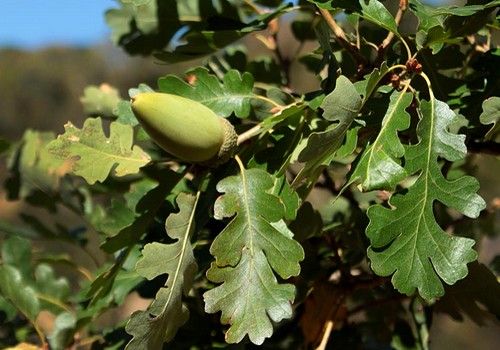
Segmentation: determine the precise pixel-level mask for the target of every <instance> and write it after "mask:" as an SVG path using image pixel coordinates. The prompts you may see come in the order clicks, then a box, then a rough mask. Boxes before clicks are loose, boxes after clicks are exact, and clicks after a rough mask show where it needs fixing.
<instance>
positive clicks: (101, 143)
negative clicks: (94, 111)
mask: <svg viewBox="0 0 500 350" xmlns="http://www.w3.org/2000/svg"><path fill="white" fill-rule="evenodd" d="M64 128H65V133H64V134H62V135H59V136H58V137H57V139H56V140H54V141H52V142H51V143H50V144H49V145H48V146H47V147H48V149H49V152H51V153H52V154H54V155H55V156H56V157H58V158H59V159H70V158H71V159H73V160H74V163H73V167H72V170H73V172H74V173H75V175H79V176H82V177H83V178H84V179H85V180H86V181H87V182H88V183H89V184H94V183H95V182H96V181H100V182H102V181H104V180H106V178H107V177H108V176H109V174H110V172H111V171H112V170H113V172H114V174H115V175H116V176H118V177H120V176H125V175H130V174H136V173H138V172H139V169H140V168H141V167H142V166H144V165H146V164H147V163H149V161H150V160H151V158H150V157H149V155H148V154H147V153H146V152H144V151H143V150H142V149H141V148H140V147H139V146H134V145H133V133H134V131H133V128H132V127H131V126H130V125H124V124H121V123H118V122H113V123H111V125H110V136H109V138H107V137H106V136H105V135H104V131H103V128H102V123H101V119H100V118H95V119H94V118H89V119H87V120H86V121H85V123H84V125H83V128H82V129H78V128H76V127H75V126H74V125H73V124H72V123H71V122H68V123H67V124H66V125H65V126H64Z"/></svg>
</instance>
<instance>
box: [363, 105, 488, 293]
mask: <svg viewBox="0 0 500 350" xmlns="http://www.w3.org/2000/svg"><path fill="white" fill-rule="evenodd" d="M456 119H457V115H456V114H455V113H454V112H453V111H452V110H451V109H450V108H449V107H448V105H447V104H446V103H444V102H441V101H439V100H437V99H435V98H432V99H431V100H430V101H422V102H421V109H420V122H419V124H418V128H417V134H418V137H419V142H418V143H417V144H415V145H412V146H409V147H408V148H407V150H406V153H405V160H406V164H405V170H406V171H407V173H408V174H410V175H412V174H416V175H417V177H416V180H415V183H414V184H413V185H411V186H410V187H409V188H408V190H407V192H406V193H405V194H396V195H394V196H393V197H392V198H391V199H390V201H389V204H390V208H386V207H384V206H382V205H374V206H372V207H370V208H369V209H368V217H369V219H370V224H369V225H368V228H367V230H366V234H367V236H368V238H369V239H370V241H371V247H370V248H369V250H368V257H369V258H370V260H371V266H372V269H373V270H374V271H375V273H377V274H379V275H381V276H389V275H391V274H394V275H393V277H392V283H393V285H394V287H396V288H397V289H398V290H399V291H400V292H401V293H405V294H411V293H413V292H414V291H415V289H418V292H419V293H420V295H421V296H422V297H423V298H424V299H426V300H432V299H434V298H437V297H440V296H442V295H443V293H444V288H443V285H442V283H441V281H440V279H439V278H441V279H442V280H443V281H444V282H446V283H447V284H450V285H451V284H453V283H455V282H456V281H458V280H460V279H462V278H464V277H465V276H466V275H467V263H469V262H471V261H474V260H475V259H476V258H477V253H476V252H475V251H474V250H473V249H472V246H473V245H474V243H475V242H474V240H472V239H468V238H462V237H455V236H451V235H449V234H447V233H445V232H444V231H443V230H442V229H441V228H440V226H439V225H438V223H437V222H436V219H435V217H434V211H433V205H434V201H439V202H441V203H443V204H444V205H446V206H448V207H451V208H454V209H455V210H458V211H460V212H461V213H463V214H465V215H466V216H469V217H477V216H478V215H479V212H480V211H481V210H482V209H483V208H484V207H485V202H484V200H483V199H482V198H481V197H480V196H479V195H477V194H476V193H475V192H476V191H477V189H478V188H479V184H478V182H477V180H476V179H475V178H473V177H470V176H464V177H460V178H458V179H456V180H453V181H449V180H447V179H446V178H445V177H444V176H443V174H442V172H441V168H440V165H439V163H438V159H439V158H444V159H447V160H448V161H457V160H460V159H463V158H464V157H465V156H466V154H467V148H466V147H465V144H464V139H465V136H464V135H456V134H452V133H451V132H449V131H448V128H449V126H450V125H451V124H452V123H453V122H454V121H456Z"/></svg>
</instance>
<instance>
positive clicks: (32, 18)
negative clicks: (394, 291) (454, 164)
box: [0, 0, 500, 350]
mask: <svg viewBox="0 0 500 350" xmlns="http://www.w3.org/2000/svg"><path fill="white" fill-rule="evenodd" d="M393 2H394V3H396V1H393ZM425 2H427V3H433V4H438V3H442V2H443V1H437V0H434V1H425ZM393 5H394V4H393ZM1 6H2V7H1V8H2V11H3V14H2V16H1V17H0V96H1V98H0V137H2V138H5V139H7V140H10V141H15V140H18V139H19V138H20V137H21V136H22V134H23V133H24V131H25V130H27V129H29V128H32V129H37V130H44V131H55V132H56V133H62V132H63V125H64V124H65V123H66V122H67V121H68V120H71V121H72V122H73V123H74V124H76V125H77V126H81V125H82V123H83V120H84V113H83V108H82V105H81V103H80V100H79V99H80V97H81V96H82V94H83V89H84V88H85V87H86V86H87V85H99V84H101V83H104V82H105V83H109V84H110V85H112V86H114V87H116V88H117V89H118V90H119V91H120V93H121V95H122V97H126V96H127V90H128V89H129V88H132V87H136V86H137V85H138V84H139V83H146V84H148V85H150V86H152V87H156V80H157V79H158V77H160V76H162V75H165V74H169V73H181V72H182V71H184V70H185V69H187V68H189V67H190V66H193V62H189V63H188V64H183V65H164V64H160V63H158V62H155V60H154V59H153V58H151V57H148V58H141V57H130V56H128V55H126V54H125V53H123V52H122V51H121V49H119V48H116V47H114V46H113V45H112V44H111V42H110V40H109V29H108V28H107V26H106V24H105V21H104V12H105V11H106V10H107V9H109V8H111V7H113V6H115V2H114V1H112V0H86V1H84V2H82V1H76V0H50V1H46V0H2V1H1ZM410 24H411V23H410ZM280 34H281V33H280ZM245 44H247V45H249V46H251V47H252V49H251V50H249V51H250V52H252V53H253V54H256V55H257V54H259V53H265V52H266V51H265V48H263V47H262V45H261V44H259V43H258V42H257V41H255V40H254V41H252V40H247V42H246V43H245ZM280 45H282V47H283V48H284V51H285V52H286V51H287V50H290V52H294V50H295V49H296V48H297V46H298V45H299V44H298V43H297V42H295V41H294V39H293V37H292V35H290V31H289V29H286V26H285V30H284V31H283V34H282V35H281V37H280ZM309 45H310V46H308V45H306V46H304V48H303V49H302V50H303V51H304V52H305V51H307V50H311V49H313V48H314V47H315V46H314V44H313V43H312V42H311V43H310V44H309ZM292 69H293V72H292V86H293V87H294V88H295V89H297V91H308V90H312V89H315V88H317V87H318V86H319V84H318V81H317V79H316V78H315V77H313V76H311V75H310V74H309V73H306V71H305V69H303V68H302V67H301V66H300V64H294V66H292ZM308 74H309V75H308ZM475 163H476V165H477V176H478V178H479V180H480V182H481V194H482V195H483V197H484V198H485V199H486V200H487V202H491V201H493V200H495V198H500V188H499V187H498V174H499V173H500V164H499V163H500V162H498V160H497V159H495V158H494V157H491V156H480V157H479V156H478V157H477V158H476V161H475ZM486 164H487V166H486ZM4 175H5V164H3V163H2V161H0V181H1V182H3V181H4V178H5V176H4ZM22 211H23V206H22V203H16V202H7V201H6V200H5V195H4V193H3V192H2V190H0V220H5V219H8V220H9V221H14V222H15V221H16V217H17V216H18V215H19V213H20V212H22ZM75 219H76V218H75ZM492 236H493V235H492ZM480 246H481V253H480V261H481V262H483V263H489V262H490V261H491V260H492V259H493V258H494V256H495V255H496V254H498V253H499V251H500V250H499V246H500V241H499V240H498V239H494V238H491V239H490V238H485V240H484V241H483V242H481V243H480ZM499 330H500V327H499V323H498V320H495V319H493V318H492V319H491V320H490V321H489V322H488V323H487V324H485V325H484V326H482V327H479V326H477V325H475V324H474V323H472V322H470V321H469V320H464V322H456V321H453V320H452V319H451V318H449V317H448V316H446V315H439V316H437V317H436V319H435V322H434V324H433V327H432V329H431V335H430V336H431V348H432V349H447V348H449V349H480V350H482V349H485V350H486V349H488V350H489V349H491V350H493V349H498V348H500V342H499V340H500V332H499Z"/></svg>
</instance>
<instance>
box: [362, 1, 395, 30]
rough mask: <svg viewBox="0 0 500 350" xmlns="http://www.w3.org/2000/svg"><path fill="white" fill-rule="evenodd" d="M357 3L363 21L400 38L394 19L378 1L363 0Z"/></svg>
mask: <svg viewBox="0 0 500 350" xmlns="http://www.w3.org/2000/svg"><path fill="white" fill-rule="evenodd" d="M359 3H360V5H361V14H362V17H363V18H364V19H366V20H367V21H370V22H372V23H375V24H376V25H378V26H380V27H382V28H384V29H387V30H388V31H390V32H393V33H394V34H396V35H397V36H400V34H399V31H398V25H397V24H396V21H395V20H394V17H393V16H392V15H391V13H390V12H389V10H387V8H386V7H385V6H384V5H383V4H382V3H381V2H380V1H377V0H369V1H368V2H366V1H365V0H359Z"/></svg>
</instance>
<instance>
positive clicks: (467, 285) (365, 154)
mask: <svg viewBox="0 0 500 350" xmlns="http://www.w3.org/2000/svg"><path fill="white" fill-rule="evenodd" d="M396 5H397V6H396V8H397V12H396V13H395V14H394V15H393V14H392V13H391V11H390V10H389V8H391V7H390V6H386V3H384V2H381V1H377V0H369V1H365V0H360V1H359V2H356V1H343V0H308V1H305V0H304V1H298V2H296V3H294V4H288V3H286V2H282V1H269V0H265V1H264V0H255V1H238V0H220V1H175V0H168V1H155V0H120V1H119V2H118V4H117V8H114V9H110V10H109V11H108V12H107V13H106V14H105V16H106V20H107V23H108V24H109V26H110V28H111V30H112V40H113V42H114V43H115V44H117V45H118V46H120V47H122V48H123V49H124V50H125V51H126V52H128V53H129V54H141V55H151V56H154V58H155V59H156V60H162V61H164V62H166V63H171V62H185V61H190V60H192V59H197V61H196V63H192V62H190V63H189V64H190V65H191V68H190V69H189V70H187V71H186V73H185V74H184V75H180V76H179V75H176V74H168V75H165V76H162V77H159V79H158V87H157V88H151V87H149V86H148V85H145V84H141V85H139V87H136V88H131V89H130V90H129V95H130V97H131V98H133V97H134V96H136V95H137V94H139V93H141V92H145V91H151V90H158V91H160V92H164V93H169V94H176V95H180V96H183V97H186V98H189V99H192V100H195V101H198V102H200V103H202V104H204V105H205V106H207V107H208V108H210V109H212V110H213V111H214V112H215V113H216V114H217V115H218V116H220V117H221V118H226V119H227V120H228V121H229V122H230V123H232V124H233V125H234V127H235V129H236V130H237V131H238V133H239V138H238V150H237V152H236V155H235V156H234V158H233V159H231V160H229V161H228V162H226V163H224V164H221V165H219V166H218V167H216V168H208V167H205V166H204V165H200V164H186V163H185V162H182V161H180V160H178V159H175V158H174V157H172V155H169V154H166V153H165V151H163V150H162V149H161V148H160V147H158V146H157V145H155V144H154V142H153V141H152V140H151V139H150V138H149V136H148V135H147V133H146V132H145V131H144V129H143V128H142V127H141V125H140V122H139V121H138V120H137V119H136V118H135V116H134V113H133V111H132V109H131V104H130V102H129V101H128V99H123V98H122V97H121V96H120V94H119V92H118V90H116V89H115V88H113V87H112V86H110V85H107V84H103V85H101V86H100V87H97V86H90V87H88V88H87V89H85V91H84V93H83V97H82V98H81V102H82V104H83V106H84V110H85V113H86V114H87V115H88V118H87V119H86V120H85V122H84V123H83V126H82V127H81V128H78V127H76V126H75V125H73V123H71V122H68V123H67V124H66V125H65V130H64V132H63V133H62V134H60V135H58V136H56V135H55V134H54V133H52V132H41V131H34V130H31V129H30V130H27V131H26V132H25V134H24V136H23V137H22V138H21V140H19V141H18V142H12V143H11V142H7V141H5V140H4V139H3V138H1V139H0V156H2V157H4V158H5V159H6V160H7V166H8V173H9V174H8V179H7V181H6V182H5V187H6V191H7V194H8V198H9V199H11V200H16V199H19V200H23V201H24V202H25V203H27V204H28V205H31V206H33V207H36V208H37V209H38V210H42V211H43V210H48V211H49V212H50V213H58V212H62V213H65V215H66V214H67V213H68V211H69V212H71V213H72V214H75V216H76V217H77V218H79V219H78V221H72V220H71V219H68V220H65V222H64V223H59V222H55V223H53V222H47V220H46V218H43V219H40V218H38V217H35V216H33V215H28V214H23V215H22V217H21V218H22V219H23V220H24V222H25V224H24V226H20V225H15V224H13V223H10V222H6V221H5V222H4V221H0V231H1V232H2V233H3V236H2V237H3V241H2V253H1V264H0V310H1V311H2V312H3V313H4V314H5V320H6V321H5V322H4V324H2V326H0V327H1V328H2V332H5V334H8V335H9V336H8V337H6V340H1V341H0V345H2V346H14V345H15V344H17V343H20V344H23V342H28V343H29V342H31V343H35V342H39V343H40V344H42V345H45V346H47V345H46V344H50V346H51V348H53V349H64V348H66V347H69V346H84V344H92V347H93V348H99V349H100V348H109V349H111V348H123V347H126V348H127V349H160V348H162V347H163V348H174V349H176V348H179V349H185V348H200V349H212V348H228V347H229V346H231V345H227V344H233V343H240V344H243V345H242V346H245V344H250V343H253V344H256V345H261V344H264V346H267V347H269V348H277V349H279V348H287V349H288V348H301V347H304V346H314V347H316V346H320V347H323V348H324V347H325V346H326V343H327V342H328V341H330V343H329V344H333V345H332V348H336V347H341V348H342V347H343V346H344V348H351V347H352V348H380V349H384V348H388V347H390V346H393V347H395V348H415V349H426V348H427V346H428V344H427V342H428V339H427V336H426V334H427V332H428V329H429V327H430V326H431V322H432V318H431V317H427V316H428V315H430V314H432V313H433V312H446V313H448V314H449V315H451V316H452V317H453V318H455V319H463V318H464V316H465V315H466V316H467V317H469V318H470V319H472V320H473V321H474V322H476V323H478V324H482V323H484V322H485V320H486V319H488V318H491V316H492V315H494V316H497V317H498V316H500V315H499V307H498V300H497V298H494V297H492V295H495V293H496V294H498V293H497V291H498V288H499V283H498V277H497V276H496V275H495V270H490V269H489V268H488V267H487V266H486V265H482V264H479V263H477V262H476V260H477V257H478V251H477V250H478V248H479V246H478V245H477V244H476V242H478V241H479V240H481V238H482V236H484V235H488V236H490V237H491V236H493V235H494V234H495V227H494V226H495V223H494V220H495V215H496V213H495V210H496V211H498V208H499V206H498V204H496V205H495V202H494V203H493V204H492V205H489V206H488V205H487V203H486V202H485V200H484V199H482V198H481V197H480V196H479V194H478V193H477V192H478V190H479V183H478V181H477V180H476V179H475V178H474V169H473V164H474V159H475V158H476V157H477V155H476V154H475V153H481V152H486V153H492V154H494V155H496V156H498V154H500V152H499V146H498V143H497V139H498V131H499V127H498V125H499V122H498V117H499V110H500V109H499V101H500V96H498V95H499V92H500V86H499V82H500V76H499V74H498V69H497V67H498V64H499V63H500V51H499V50H500V49H499V48H497V47H496V46H495V41H494V40H493V39H492V32H493V31H494V30H495V29H497V28H498V26H499V23H498V17H495V16H498V8H497V7H498V5H499V2H498V1H486V0H479V1H468V3H467V4H466V5H465V6H462V7H454V6H443V7H431V6H429V5H426V4H424V3H423V2H421V1H418V0H409V1H405V0H401V1H398V2H397V4H396ZM409 13H412V14H413V15H414V16H415V17H416V18H417V19H418V24H417V27H416V28H415V30H413V31H409V32H408V31H407V30H406V31H404V30H401V29H400V28H401V25H400V24H401V23H402V22H401V21H404V20H405V19H406V18H408V16H409ZM335 14H344V15H345V16H334V15H335ZM287 25H290V26H291V29H292V30H291V33H292V34H293V35H294V38H295V39H294V40H295V41H297V42H298V44H297V45H299V49H298V50H296V51H295V53H289V51H288V50H286V51H285V50H284V45H285V44H284V43H283V40H285V39H283V38H284V35H285V34H284V33H285V32H286V31H285V30H283V27H285V26H287ZM244 37H246V38H249V40H248V41H240V42H239V43H235V42H236V41H237V40H239V39H242V38H244ZM250 39H258V40H259V41H258V42H259V43H260V44H259V45H263V46H264V48H265V50H268V51H269V52H268V54H267V56H264V57H262V56H261V57H255V55H253V52H252V48H245V47H243V46H242V43H243V44H247V45H251V44H250V43H251V40H250ZM306 44H307V45H310V44H313V45H316V49H315V50H314V51H313V52H307V53H305V52H303V50H302V47H303V46H304V45H306ZM292 51H293V50H292ZM285 52H286V53H285ZM295 64H303V65H304V67H305V69H307V70H309V71H310V72H311V74H310V75H309V76H310V77H311V79H316V81H315V86H316V88H315V89H314V90H313V91H308V92H307V93H304V94H301V93H299V91H298V89H296V87H295V85H294V82H295V79H296V77H295V76H294V71H293V70H292V66H293V65H295ZM136 68H138V70H140V69H141V67H136ZM75 123H77V122H75ZM77 124H78V123H77ZM196 127H197V126H196V125H193V128H196ZM188 131H189V130H188ZM188 141H189V140H188ZM318 193H322V194H325V193H326V195H323V197H325V196H326V200H325V201H323V202H324V203H323V204H321V202H322V201H321V200H319V199H318V198H320V197H319V195H318ZM464 223H466V224H467V225H464ZM469 229H470V230H469ZM467 230H469V231H467ZM96 237H97V238H96ZM96 239H97V241H98V242H99V243H98V244H96V243H95V242H96ZM44 241H49V242H58V243H60V244H65V245H67V246H68V247H69V248H68V249H69V253H64V254H60V253H56V252H53V251H51V249H48V248H45V246H44V245H41V246H39V245H38V243H40V242H44ZM40 247H41V248H40ZM98 248H100V251H101V252H100V253H103V254H101V255H99V258H97V257H95V254H96V253H95V251H97V250H99V249H98ZM73 254H76V255H78V254H83V255H84V256H85V257H86V259H87V260H89V261H91V262H88V263H84V262H81V261H80V259H73V257H72V255H73ZM496 260H498V258H497V259H496ZM496 260H495V261H496ZM57 266H59V267H64V268H57V269H56V267H57ZM75 275H77V276H79V277H81V278H79V279H78V281H77V283H71V288H74V290H75V291H76V292H75V293H70V289H69V288H70V284H69V281H70V280H71V279H76V278H75V277H74V276H75ZM389 276H391V278H388V277H389ZM483 282H484V283H485V284H486V285H487V289H488V292H486V291H485V288H480V287H478V286H479V285H480V284H481V283H483ZM489 291H491V293H490V292H489ZM134 295H135V296H136V297H137V295H139V296H140V297H141V298H145V299H152V301H151V303H150V305H149V307H148V308H147V309H146V310H137V311H134V312H133V313H131V315H128V316H129V317H127V319H126V320H113V321H114V322H112V323H111V324H108V325H107V326H106V327H104V328H103V327H100V326H99V321H100V320H101V318H100V316H101V315H102V314H103V313H104V312H106V311H107V310H109V309H111V308H114V307H120V306H123V305H124V304H125V303H126V300H129V299H131V298H133V296H134ZM127 303H128V301H127ZM478 304H480V306H478ZM42 311H43V312H42ZM360 312H361V313H363V315H364V317H361V318H360V317H356V316H355V315H356V314H357V313H360ZM215 313H217V315H211V314H215ZM44 314H49V315H50V317H51V320H52V324H53V327H52V328H51V329H50V330H47V328H46V327H42V325H41V321H40V319H41V316H42V315H44ZM318 315H319V316H318ZM354 318H356V319H357V322H358V324H357V325H354V324H353V323H352V322H351V321H352V320H353V319H354ZM200 325H203V326H202V327H200ZM332 332H333V333H332ZM37 338H38V340H37ZM344 344H345V345H344Z"/></svg>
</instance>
